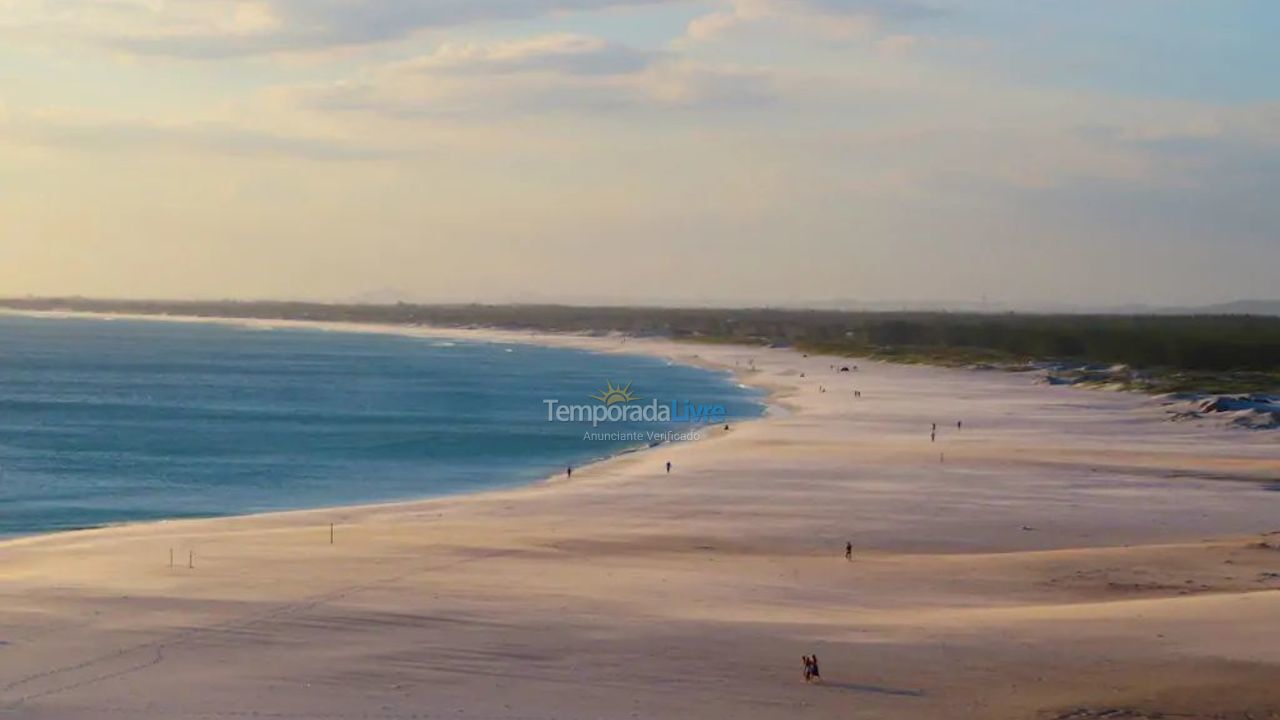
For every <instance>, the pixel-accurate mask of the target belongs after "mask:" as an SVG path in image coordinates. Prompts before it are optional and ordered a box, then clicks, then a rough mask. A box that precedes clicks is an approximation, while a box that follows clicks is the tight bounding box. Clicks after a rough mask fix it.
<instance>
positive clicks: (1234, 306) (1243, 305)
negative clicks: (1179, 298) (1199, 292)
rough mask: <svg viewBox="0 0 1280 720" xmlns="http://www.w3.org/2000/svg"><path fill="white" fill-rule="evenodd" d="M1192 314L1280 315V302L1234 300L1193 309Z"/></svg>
mask: <svg viewBox="0 0 1280 720" xmlns="http://www.w3.org/2000/svg"><path fill="white" fill-rule="evenodd" d="M1194 312H1197V313H1200V314H1209V315H1280V300H1236V301H1235V302H1229V303H1219V304H1217V305H1206V306H1204V307H1200V308H1194Z"/></svg>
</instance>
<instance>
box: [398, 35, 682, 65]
mask: <svg viewBox="0 0 1280 720" xmlns="http://www.w3.org/2000/svg"><path fill="white" fill-rule="evenodd" d="M655 57H656V54H655V53H650V52H645V51H641V50H636V49H632V48H629V47H625V46H621V45H616V44H612V43H609V42H607V41H605V40H602V39H600V38H596V37H587V36H583V35H574V34H567V33H566V34H556V35H543V36H539V37H533V38H527V39H523V40H515V41H509V42H499V43H490V44H480V43H446V44H444V45H441V46H440V47H439V48H437V49H436V51H435V52H433V53H431V54H430V55H426V56H423V57H420V58H416V59H413V60H409V61H406V62H403V63H399V64H398V66H397V67H398V69H400V70H404V71H410V72H424V73H441V74H458V75H485V74H506V73H522V72H548V73H559V74H566V75H626V74H630V73H636V72H640V71H642V70H644V69H645V68H646V67H648V66H649V65H650V63H652V62H653V60H654V59H655Z"/></svg>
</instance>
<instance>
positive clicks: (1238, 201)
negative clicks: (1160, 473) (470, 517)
mask: <svg viewBox="0 0 1280 720" xmlns="http://www.w3.org/2000/svg"><path fill="white" fill-rule="evenodd" d="M1278 35H1280V2H1276V1H1275V0H0V296H19V295H72V294H75V295H84V296H94V297H147V298H238V299H264V298H288V299H307V300H326V301H351V300H406V301H421V302H459V301H460V302H531V301H561V302H583V303H601V302H607V303H662V304H689V305H697V304H743V305H764V304H809V303H817V302H831V301H837V302H865V303H876V302H902V303H929V302H942V303H946V302H956V303H974V302H978V301H982V300H986V301H988V302H990V303H993V304H996V305H999V306H1004V307H1049V306H1059V305H1061V306H1067V305H1078V306H1112V305H1123V304H1131V303H1145V304H1153V305H1187V304H1199V303H1212V302H1220V301H1227V300H1234V299H1239V298H1276V297H1280V291H1278V290H1277V288H1280V282H1278V281H1277V277H1278V276H1280V46H1277V45H1276V44H1275V38H1276V37H1277V36H1278Z"/></svg>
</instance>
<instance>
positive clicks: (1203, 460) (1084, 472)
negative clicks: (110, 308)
mask: <svg viewBox="0 0 1280 720" xmlns="http://www.w3.org/2000/svg"><path fill="white" fill-rule="evenodd" d="M415 332H421V333H422V334H434V331H428V330H420V331H415ZM452 334H457V333H456V332H454V333H452ZM464 334H468V333H464ZM469 334H470V335H472V336H475V337H488V338H501V339H504V340H508V341H509V340H520V341H537V342H544V343H552V344H565V345H574V346H578V347H585V348H588V349H595V350H600V351H606V352H614V351H626V352H646V353H655V354H659V355H664V356H667V357H671V358H673V359H676V360H679V361H683V362H695V363H704V364H708V365H714V366H718V367H727V368H730V369H736V370H737V371H739V372H740V374H741V376H742V378H743V380H744V381H745V382H751V383H756V384H759V385H761V386H764V387H767V388H769V389H770V390H772V391H773V393H774V396H773V397H774V402H775V404H776V405H777V407H778V408H779V409H780V411H779V412H776V413H774V414H773V415H772V416H771V417H769V418H768V419H765V420H762V421H758V422H753V423H746V424H742V425H738V426H736V427H733V428H732V429H731V430H730V431H729V432H727V433H726V432H717V433H713V434H712V436H711V437H710V438H709V439H706V440H704V441H701V442H696V443H687V444H680V445H675V446H669V447H663V448H659V449H656V450H653V451H648V452H644V453H637V454H633V455H629V456H625V457H622V458H617V459H615V460H612V461H609V462H606V463H602V464H599V465H597V466H593V467H590V468H584V469H582V470H581V471H580V472H576V473H575V474H574V477H573V479H572V480H571V481H567V482H566V481H563V480H556V481H551V482H547V483H544V484H541V485H538V486H535V487H529V488H524V489H520V490H513V491H503V492H495V493H489V494H483V495H477V496H472V497H465V498H450V499H444V500H433V501H424V502H417V503H406V504H398V505H384V506H373V507H363V508H344V509H339V510H324V511H306V512H296V513H280V514H273V515H263V516H256V517H246V518H229V519H220V520H203V521H181V522H168V523H158V524H149V525H135V526H127V527H119V528H109V529H102V530H94V531H85V532H77V533H67V534H62V535H57V536H51V537H43V538H34V539H23V540H17V541H11V542H8V543H4V544H0V717H14V718H57V719H59V720H62V719H64V718H72V719H74V718H103V717H125V718H221V717H268V718H428V717H429V718H441V717H449V718H468V719H470V718H510V719H516V718H519V719H534V718H556V719H560V720H568V719H575V718H730V717H731V718H748V719H750V718H783V717H812V718H851V717H852V718H893V719H895V720H900V719H905V718H912V719H914V718H946V719H952V718H957V719H963V718H1052V719H1056V720H1089V719H1092V718H1157V717H1180V718H1205V719H1208V718H1230V719H1233V720H1234V719H1239V720H1246V719H1247V718H1253V719H1254V720H1262V719H1264V718H1266V719H1270V718H1280V682H1277V678H1280V592H1277V590H1280V575H1277V573H1280V535H1265V533H1270V532H1274V531H1280V512H1278V511H1280V492H1275V491H1273V490H1271V489H1268V488H1269V485H1268V483H1269V482H1274V481H1276V480H1277V479H1280V452H1278V450H1277V448H1278V446H1277V441H1276V436H1275V435H1274V434H1272V433H1258V432H1247V431H1242V430H1228V429H1224V428H1220V427H1215V426H1212V425H1200V424H1193V423H1169V422H1167V421H1166V420H1165V414H1164V412H1163V409H1162V408H1161V406H1160V405H1159V403H1158V402H1156V401H1153V400H1151V399H1148V398H1144V397H1141V396H1136V395H1126V394H1116V393H1105V392H1098V391H1083V390H1072V389H1067V388H1055V387H1046V386H1042V385H1037V384H1035V382H1034V380H1033V379H1032V378H1030V377H1027V376H1019V375H1010V374H1003V373H991V372H964V371H951V370H941V369H932V368H923V367H905V366H891V365H882V364H877V363H869V362H859V363H858V364H859V368H860V369H859V370H858V372H851V373H839V372H836V371H834V370H833V369H832V368H831V365H832V364H833V363H837V362H839V361H836V360H833V359H830V358H820V357H804V356H802V355H800V354H799V353H796V352H793V351H789V350H763V349H746V348H735V347H705V348H704V347H696V346H689V345H679V344H673V343H669V342H666V341H660V340H630V341H628V342H626V343H625V344H624V343H622V342H621V341H620V340H619V339H617V338H576V337H575V338H564V337H531V336H529V335H527V334H519V335H517V334H510V333H507V334H503V333H494V332H487V331H474V332H471V333H469ZM752 368H754V369H752ZM802 374H803V377H802V376H801V375H802ZM820 387H825V388H826V392H821V391H820ZM855 389H856V390H860V391H861V392H862V397H861V398H860V399H858V398H855V397H854V394H853V393H854V390H855ZM957 420H963V421H964V428H963V429H957V428H956V421H957ZM935 422H936V423H937V424H938V432H939V434H938V438H937V441H936V442H931V441H930V437H929V435H930V430H931V427H932V424H933V423H935ZM668 460H670V461H671V462H673V463H674V466H675V472H673V473H672V474H671V475H669V476H668V475H666V474H665V473H664V472H663V469H664V468H663V465H664V464H665V462H667V461H668ZM331 522H332V523H335V524H336V531H335V539H336V542H335V543H334V544H333V545H330V544H329V523H331ZM846 540H851V541H852V542H853V543H854V545H855V556H854V562H852V563H850V562H846V561H845V559H844V557H843V547H844V543H845V541H846ZM170 549H173V550H174V553H175V556H176V558H177V563H176V567H173V568H170V567H169V564H168V563H169V551H170ZM189 557H194V568H188V567H187V560H188V558H189ZM806 653H817V654H818V656H819V658H820V660H821V662H822V667H823V675H824V677H825V683H824V684H823V685H815V686H809V685H805V684H804V683H803V682H802V681H801V678H800V656H801V655H802V654H806Z"/></svg>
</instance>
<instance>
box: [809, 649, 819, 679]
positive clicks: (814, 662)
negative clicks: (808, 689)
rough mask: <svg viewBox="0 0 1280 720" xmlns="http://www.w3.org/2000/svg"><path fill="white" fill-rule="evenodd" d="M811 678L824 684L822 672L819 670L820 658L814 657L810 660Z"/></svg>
mask: <svg viewBox="0 0 1280 720" xmlns="http://www.w3.org/2000/svg"><path fill="white" fill-rule="evenodd" d="M809 677H810V679H811V680H814V681H816V682H822V672H821V671H819V670H818V656H817V655H814V656H812V657H810V658H809Z"/></svg>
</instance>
